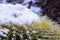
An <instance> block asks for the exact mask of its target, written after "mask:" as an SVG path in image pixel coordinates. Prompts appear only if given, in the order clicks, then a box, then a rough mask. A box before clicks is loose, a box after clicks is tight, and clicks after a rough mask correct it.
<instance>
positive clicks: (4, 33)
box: [0, 28, 9, 37]
mask: <svg viewBox="0 0 60 40" xmlns="http://www.w3.org/2000/svg"><path fill="white" fill-rule="evenodd" d="M8 32H9V29H7V28H4V29H0V36H4V37H6V36H7V34H8Z"/></svg>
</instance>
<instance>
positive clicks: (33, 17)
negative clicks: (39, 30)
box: [0, 4, 40, 25]
mask: <svg viewBox="0 0 60 40" xmlns="http://www.w3.org/2000/svg"><path fill="white" fill-rule="evenodd" d="M39 20H40V19H39V16H38V15H37V14H36V13H34V12H32V11H31V10H29V9H28V8H26V7H25V6H23V5H21V4H16V5H12V4H0V24H9V23H10V22H12V23H14V24H19V25H23V24H28V25H29V24H31V23H32V22H33V21H35V22H39Z"/></svg>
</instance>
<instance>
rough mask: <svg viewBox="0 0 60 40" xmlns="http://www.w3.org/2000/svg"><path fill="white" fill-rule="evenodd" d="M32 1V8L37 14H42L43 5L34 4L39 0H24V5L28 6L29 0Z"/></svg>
mask: <svg viewBox="0 0 60 40" xmlns="http://www.w3.org/2000/svg"><path fill="white" fill-rule="evenodd" d="M30 1H32V2H33V3H32V5H31V8H30V10H31V11H33V12H35V13H36V14H38V15H41V11H42V9H41V7H37V5H34V3H35V2H37V1H39V0H24V2H23V3H22V4H23V5H24V4H25V5H24V6H26V7H27V8H28V7H29V2H30Z"/></svg>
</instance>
